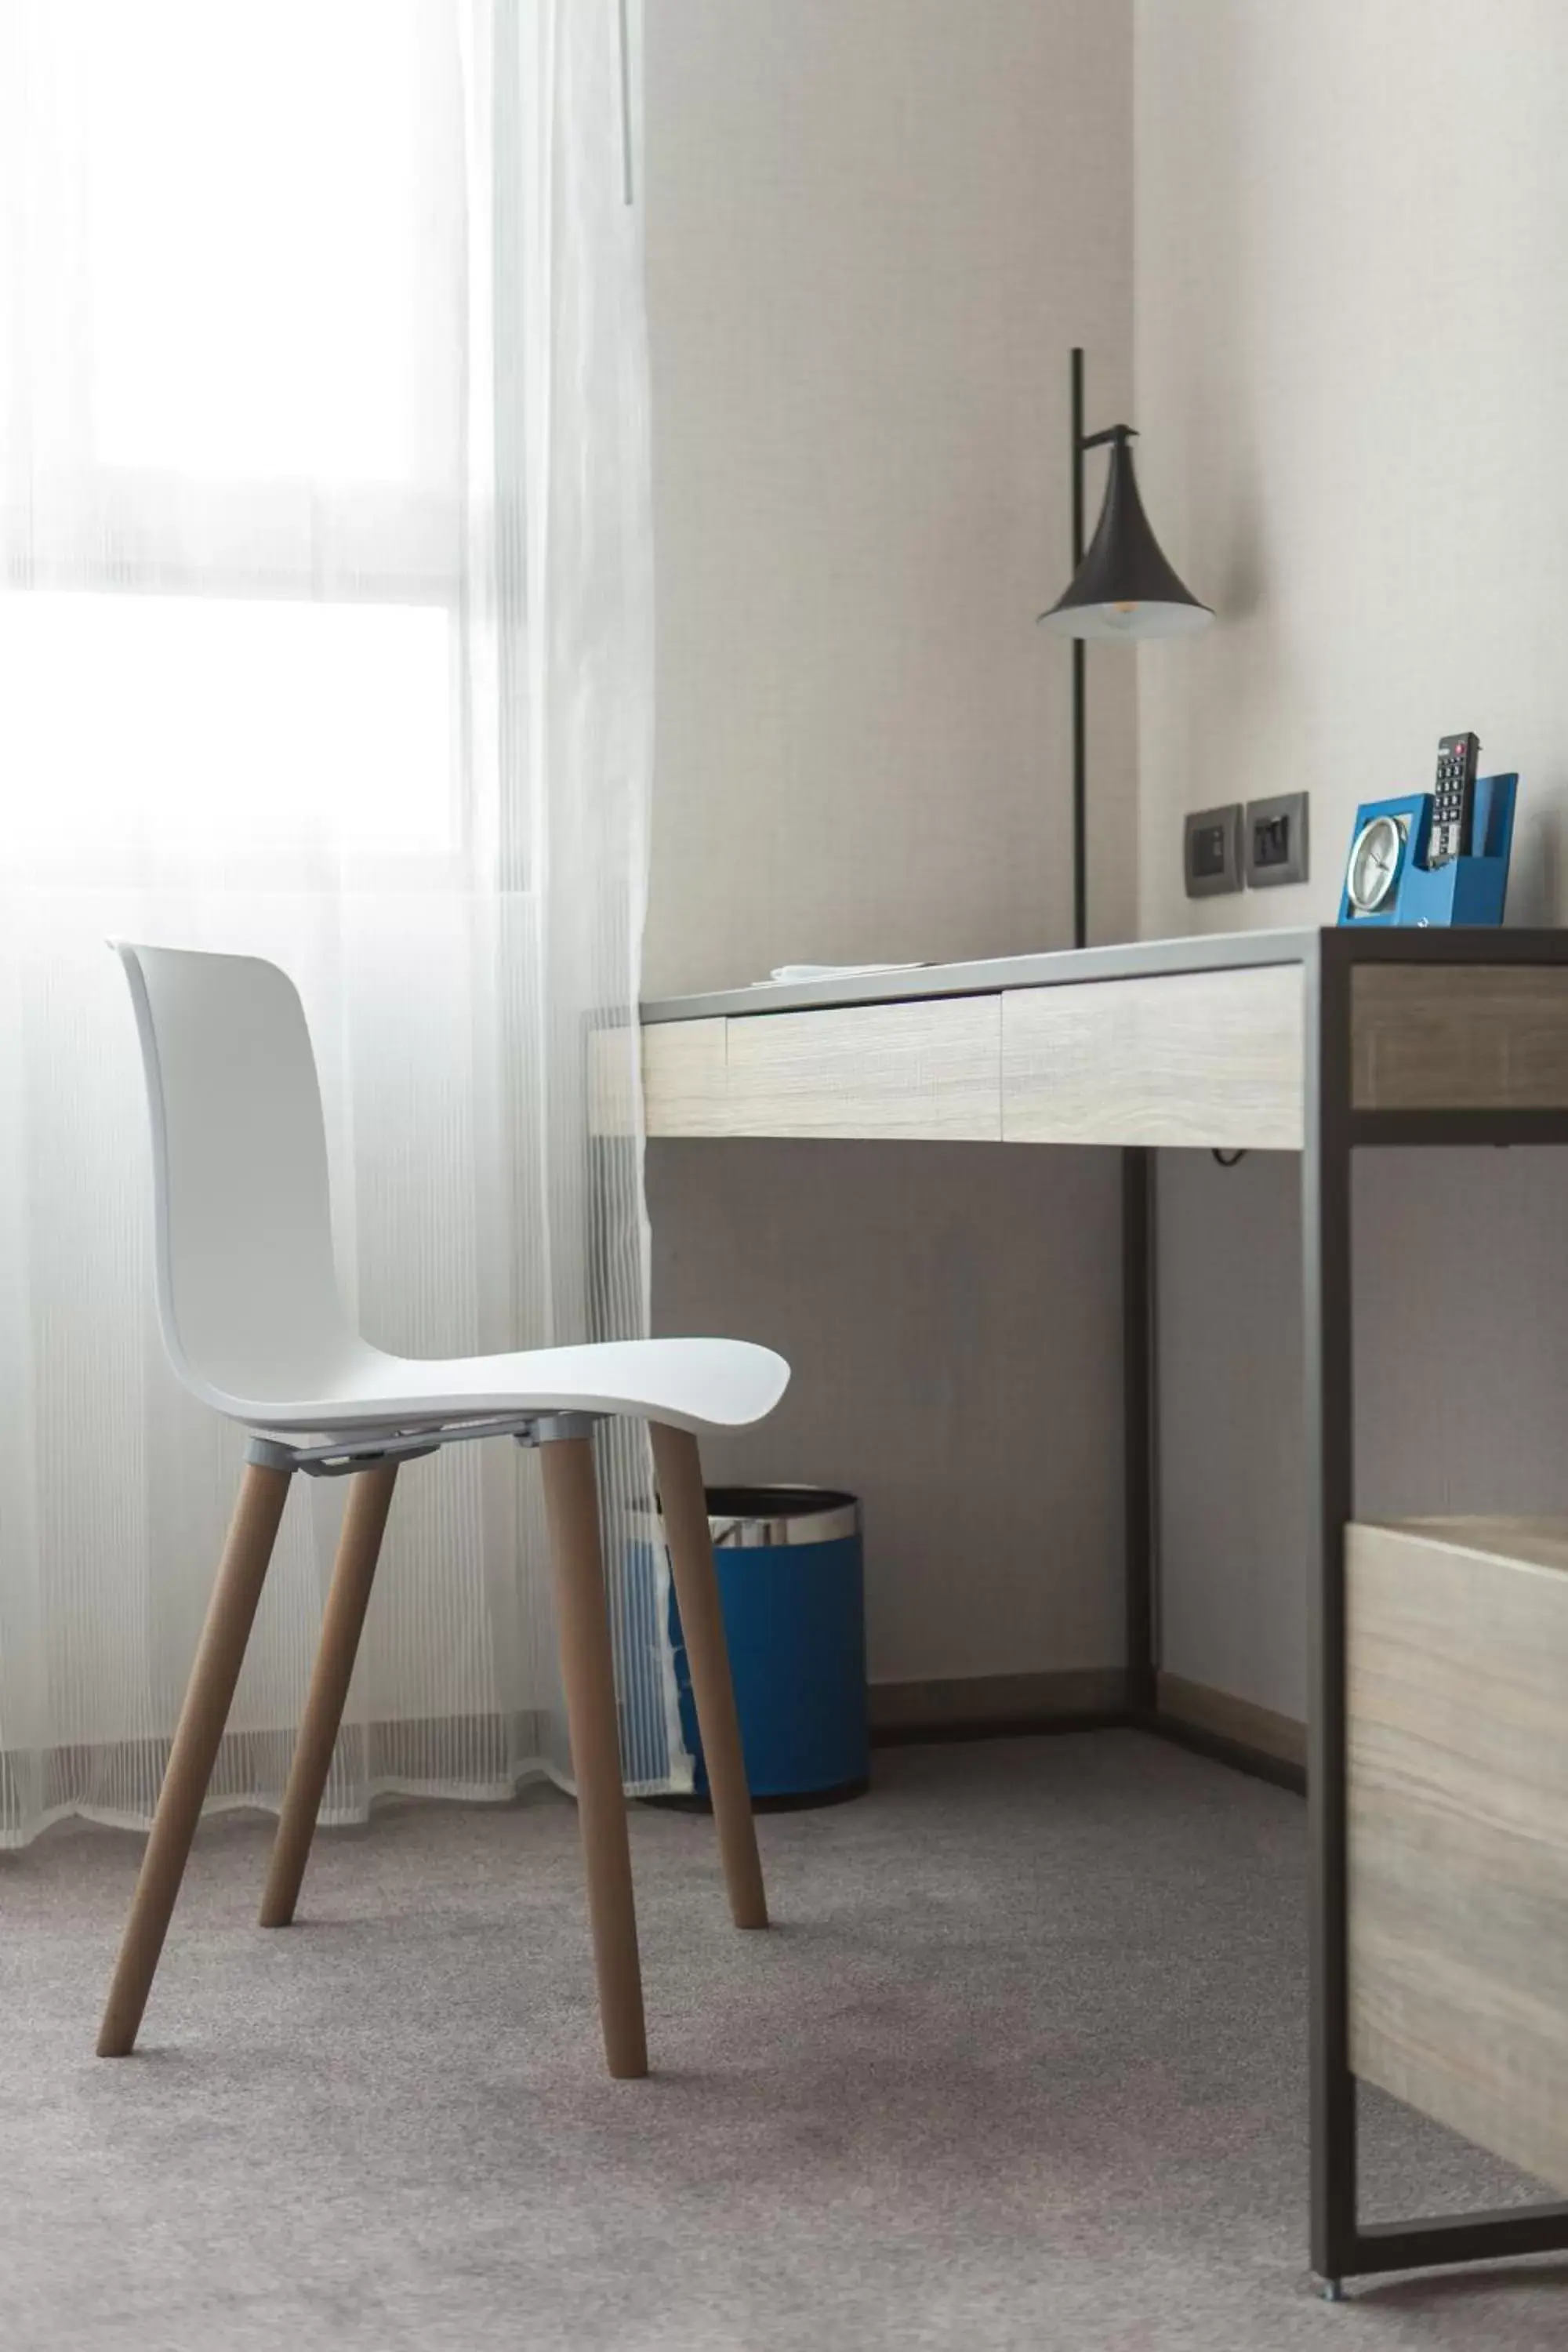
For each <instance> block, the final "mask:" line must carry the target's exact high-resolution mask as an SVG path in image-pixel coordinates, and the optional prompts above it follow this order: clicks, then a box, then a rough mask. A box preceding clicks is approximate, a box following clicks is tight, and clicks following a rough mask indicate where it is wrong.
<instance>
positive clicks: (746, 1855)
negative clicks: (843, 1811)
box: [648, 1421, 768, 1927]
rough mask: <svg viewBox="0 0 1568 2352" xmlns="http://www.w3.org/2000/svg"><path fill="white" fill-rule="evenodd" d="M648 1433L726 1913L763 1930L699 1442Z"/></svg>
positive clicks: (660, 1431)
mask: <svg viewBox="0 0 1568 2352" xmlns="http://www.w3.org/2000/svg"><path fill="white" fill-rule="evenodd" d="M648 1433H649V1435H650V1436H651V1438H652V1440H653V1460H654V1468H655V1470H656V1472H657V1473H658V1498H659V1508H660V1510H661V1512H662V1514H663V1517H664V1530H665V1534H666V1535H667V1536H668V1538H669V1558H670V1565H671V1568H672V1570H673V1571H674V1575H675V1597H676V1600H677V1601H678V1602H679V1607H680V1630H681V1632H682V1633H684V1635H685V1637H686V1655H687V1659H688V1661H689V1664H690V1667H691V1695H692V1696H693V1698H694V1699H695V1700H696V1702H697V1727H698V1729H699V1731H700V1733H701V1735H702V1755H703V1760H704V1762H705V1763H706V1764H707V1767H708V1786H709V1788H710V1791H711V1792H712V1798H713V1819H714V1822H715V1823H716V1824H717V1826H718V1831H719V1851H720V1853H721V1855H722V1856H723V1861H724V1880H725V1884H726V1885H727V1886H728V1888H729V1890H730V1910H731V1915H732V1916H733V1918H734V1922H735V1925H736V1927H766V1926H767V1924H768V1899H767V1895H766V1893H765V1892H764V1890H763V1865H762V1863H761V1861H760V1860H759V1858H758V1854H757V1832H756V1825H755V1823H754V1822H753V1821H752V1799H751V1792H750V1791H749V1790H748V1789H747V1787H746V1765H745V1759H744V1757H743V1756H742V1752H741V1727H740V1722H739V1720H738V1718H737V1717H736V1714H735V1691H734V1685H733V1684H732V1683H731V1679H730V1651H729V1645H728V1643H726V1641H725V1639H724V1619H723V1614H722V1612H721V1608H720V1604H719V1579H718V1576H717V1574H716V1572H715V1570H714V1567H713V1545H712V1541H711V1539H710V1535H709V1532H708V1497H707V1495H706V1493H705V1491H704V1488H703V1485H702V1464H701V1459H700V1455H699V1454H698V1451H697V1440H696V1439H695V1438H694V1437H693V1436H692V1435H691V1433H690V1432H689V1430H684V1429H670V1428H668V1427H667V1426H666V1424H665V1423H662V1422H657V1421H656V1422H652V1423H649V1428H648Z"/></svg>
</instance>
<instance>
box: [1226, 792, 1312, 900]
mask: <svg viewBox="0 0 1568 2352" xmlns="http://www.w3.org/2000/svg"><path fill="white" fill-rule="evenodd" d="M1242 838H1243V843H1244V845H1245V849H1246V855H1247V888H1248V889H1249V890H1272V889H1274V888H1275V887H1277V886H1278V885H1279V884H1280V883H1282V882H1304V881H1305V880H1306V878H1307V846H1308V845H1307V795H1306V793H1275V794H1274V796H1273V798H1272V799H1271V800H1262V801H1248V802H1247V816H1246V819H1245V821H1244V823H1243V825H1242Z"/></svg>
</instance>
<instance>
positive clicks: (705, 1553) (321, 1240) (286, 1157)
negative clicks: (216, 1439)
mask: <svg viewBox="0 0 1568 2352" xmlns="http://www.w3.org/2000/svg"><path fill="white" fill-rule="evenodd" d="M116 945H117V947H118V952H119V954H120V957H121V961H122V962H123V964H124V967H125V973H126V977H127V979H128V980H129V981H130V983H131V993H132V998H133V1000H134V1002H135V1007H136V1020H137V1026H138V1028H139V1030H140V1032H141V1038H142V1065H143V1069H144V1072H145V1076H146V1083H147V1097H148V1106H149V1109H150V1111H151V1115H152V1124H153V1175H154V1185H155V1192H156V1203H157V1282H158V1309H159V1317H160V1320H161V1323H162V1326H163V1340H164V1344H165V1346H166V1347H167V1349H168V1351H169V1355H170V1358H171V1360H172V1361H173V1363H174V1370H175V1371H176V1372H177V1374H178V1375H179V1377H180V1379H181V1380H182V1381H184V1384H185V1386H186V1387H187V1388H188V1389H189V1390H191V1391H192V1392H193V1394H195V1396H197V1397H199V1398H200V1399H201V1400H202V1402H204V1403H205V1404H209V1405H211V1406H212V1407H213V1408H214V1409H215V1411H216V1412H221V1413H226V1415H228V1417H229V1418H230V1419H231V1420H234V1421H237V1422H242V1423H245V1424H246V1425H247V1427H248V1428H249V1429H250V1430H251V1432H252V1436H251V1439H250V1442H249V1444H248V1445H247V1450H246V1462H247V1467H246V1471H245V1475H244V1479H243V1482H242V1484H241V1486H240V1492H239V1499H238V1502H237V1506H236V1509H235V1516H234V1520H233V1523H232V1525H231V1527H230V1529H229V1534H228V1540H227V1543H226V1547H225V1549H224V1555H223V1559H222V1562H221V1564H220V1566H219V1568H218V1572H217V1581H216V1586H215V1588H214V1591H213V1597H212V1601H211V1604H210V1606H209V1609H208V1612H207V1618H206V1624H205V1629H204V1631H203V1633H202V1638H201V1644H200V1647H199V1648H198V1650H197V1653H196V1659H195V1665H194V1667H193V1669H192V1673H191V1680H190V1686H189V1689H188V1690H187V1692H186V1696H185V1703H184V1709H183V1710H182V1713H181V1717H180V1723H179V1728H178V1730H177V1732H176V1734H175V1737H174V1747H173V1748H172V1750H171V1752H170V1757H169V1764H168V1769H167V1771H166V1773H165V1775H164V1779H163V1790H162V1791H161V1793H160V1796H159V1800H158V1811H157V1815H156V1818H155V1820H154V1822H153V1832H152V1835H151V1837H150V1838H149V1840H148V1843H147V1850H146V1853H145V1856H144V1858H143V1860H142V1871H141V1875H140V1877H139V1879H138V1881H137V1886H136V1894H135V1898H134V1901H133V1903H132V1910H131V1916H130V1919H129V1921H128V1922H127V1925H126V1928H125V1935H124V1939H123V1942H122V1944H121V1952H120V1960H119V1965H118V1968H117V1969H116V1971H115V1977H114V1982H113V1985H112V1987H111V1988H110V1995H109V2001H108V2006H107V2008H106V2010H105V2012H104V2018H103V2026H102V2030H101V2032H100V2036H99V2042H98V2050H99V2055H100V2057H105V2058H112V2057H123V2056H125V2055H126V2054H127V2053H129V2052H130V2051H131V2049H132V2047H133V2045H134V2043H135V2040H136V2034H137V2030H138V2028H139V2026H140V2024H141V2021H142V2011H143V2009H144V2008H145V2006H146V2001H147V1995H148V1992H149V1990H151V1987H152V1982H153V1971H154V1970H155V1969H156V1968H157V1965H158V1956H159V1954H160V1952H161V1951H162V1949H163V1937H164V1935H165V1933H166V1931H167V1928H168V1925H169V1918H170V1915H171V1913H172V1912H173V1910H174V1901H175V1897H176V1896H177V1895H178V1893H179V1889H180V1881H181V1878H182V1877H183V1875H184V1867H185V1862H186V1859H187V1856H188V1855H189V1853H190V1847H191V1840H192V1838H193V1836H194V1834H195V1826H196V1821H197V1817H198V1815H199V1813H200V1811H201V1807H202V1801H203V1798H204V1796H205V1792H206V1786H207V1781H208V1779H209V1778H210V1776H211V1772H212V1768H213V1762H214V1759H215V1758H216V1754H217V1748H218V1742H219V1740H220V1739H221V1738H222V1737H223V1730H224V1726H225V1723H226V1720H227V1717H228V1711H229V1706H230V1704H231V1702H232V1700H233V1697H234V1691H235V1685H236V1684H237V1681H238V1678H239V1670H240V1666H241V1664H242V1662H243V1660H244V1656H245V1645H246V1642H247V1638H248V1636H249V1633H250V1627H251V1623H252V1621H253V1620H254V1618H255V1615H256V1608H257V1603H258V1600H259V1599H260V1595H261V1587H262V1582H263V1580H264V1578H265V1577H266V1574H267V1566H268V1560H269V1559H270V1557H271V1553H272V1546H273V1541H274V1538H275V1537H276V1535H277V1532H278V1526H279V1519H280V1518H281V1517H282V1512H283V1505H284V1500H285V1498H286V1496H287V1495H288V1492H289V1479H290V1477H291V1475H292V1474H293V1473H294V1471H295V1470H297V1469H302V1470H306V1471H309V1472H311V1473H314V1474H316V1475H322V1474H337V1473H343V1474H349V1475H351V1476H352V1484H351V1486H350V1488H349V1493H348V1498H347V1507H346V1509H345V1512H344V1515H343V1525H342V1540H341V1542H340V1545H339V1549H338V1556H337V1562H336V1566H335V1568H334V1570H333V1575H332V1585H331V1593H330V1595H329V1598H328V1601H327V1606H326V1613H325V1617H324V1620H323V1624H322V1631H321V1649H320V1652H319V1654H318V1656H317V1659H316V1664H315V1670H314V1674H313V1675H312V1678H311V1683H310V1695H309V1697H308V1700H307V1702H306V1707H305V1714H304V1718H303V1720H302V1722H301V1724H300V1735H299V1740H298V1743H297V1746H296V1748H295V1751H294V1759H293V1764H292V1768H291V1770H290V1772H289V1785H288V1790H287V1792H286V1794H285V1797H284V1801H283V1811H282V1816H281V1819H280V1821H279V1827H278V1837H277V1843H276V1844H275V1846H274V1848H273V1853H272V1862H271V1868H270V1872H269V1875H268V1882H267V1889H266V1894H265V1895H264V1898H263V1901H262V1906H261V1924H262V1925H263V1927H286V1926H287V1925H288V1924H289V1921H290V1920H291V1919H292V1918H293V1916H294V1906H295V1902H296V1900H297V1898H298V1895H299V1892H300V1881H301V1879H302V1878H303V1876H304V1872H305V1864H306V1860H307V1857H308V1855H309V1853H310V1840H311V1838H312V1836H313V1834H314V1832H315V1827H316V1815H317V1812H318V1811H319V1809H320V1806H321V1792H322V1790H323V1789H324V1788H325V1786H326V1780H327V1773H328V1770H329V1768H330V1766H331V1756H332V1748H333V1745H334V1743H335V1741H336V1738H337V1735H338V1727H339V1725H340V1723H341V1721H342V1710H343V1702H344V1700H345V1698H346V1697H347V1696H348V1687H349V1678H350V1675H351V1674H352V1673H353V1662H354V1655H355V1653H356V1651H357V1649H358V1646H359V1639H360V1632H361V1629H362V1627H363V1622H364V1614H365V1608H366V1605H367V1603H368V1601H369V1599H370V1591H371V1582H372V1580H373V1578H374V1573H375V1563H376V1555H377V1553H378V1551H379V1549H380V1546H381V1538H382V1531H383V1529H384V1527H385V1524H386V1517H387V1511H388V1508H389V1507H390V1505H391V1501H392V1490H393V1486H394V1482H395V1479H396V1476H397V1469H398V1464H399V1462H400V1461H404V1460H407V1459H409V1458H410V1457H412V1456H415V1455H417V1454H429V1453H433V1452H435V1451H436V1450H437V1448H438V1447H439V1446H442V1445H447V1444H453V1443H455V1442H456V1441H458V1440H460V1439H469V1438H479V1437H489V1436H503V1435H504V1436H508V1437H511V1438H515V1439H516V1440H518V1441H519V1442H520V1443H521V1444H527V1445H534V1446H537V1447H538V1449H539V1454H540V1459H541V1463H542V1468H543V1475H544V1494H545V1505H546V1512H547V1516H548V1519H549V1525H550V1538H551V1551H552V1561H553V1570H554V1581H555V1597H556V1605H557V1615H558V1621H559V1629H560V1645H561V1667H562V1679H563V1685H564V1688H565V1694H566V1707H567V1716H568V1721H569V1726H570V1731H571V1741H572V1762H573V1770H574V1778H575V1780H576V1784H577V1801H578V1808H579V1813H580V1817H581V1829H582V1837H583V1849H584V1860H585V1863H586V1865H587V1880H588V1906H589V1915H590V1919H591V1924H592V1928H593V1941H594V1956H595V1967H596V1969H597V1974H598V1985H599V2009H600V2017H601V2021H602V2023H603V2027H604V2036H605V2055H606V2058H607V2060H608V2062H609V2070H610V2073H611V2074H614V2075H619V2076H628V2075H639V2074H646V2073H647V2041H646V2035H645V2032H644V2025H643V2005H642V1982H641V1972H640V1969H639V1966H638V1960H637V1920H636V1915H635V1911H634V1908H633V1900H632V1883H631V1858H630V1853H629V1851H628V1847H627V1843H626V1801H625V1798H624V1795H623V1793H622V1787H621V1765H620V1748H619V1740H618V1736H617V1728H616V1688H615V1676H614V1668H613V1664H612V1658H611V1649H610V1632H609V1618H608V1612H607V1609H606V1605H605V1583H604V1569H603V1561H602V1558H601V1551H600V1533H599V1511H598V1502H597V1496H596V1490H595V1475H594V1448H593V1429H594V1424H595V1423H596V1422H597V1421H600V1420H602V1419H604V1418H605V1416H607V1415H609V1414H616V1413H619V1414H631V1415H635V1416H637V1417H639V1418H643V1419H646V1420H647V1422H648V1423H649V1424H650V1429H651V1434H652V1439H653V1450H654V1461H655V1467H656V1470H657V1473H658V1486H659V1494H660V1500H661V1507H662V1509H663V1514H664V1520H665V1530H666V1534H667V1536H668V1541H669V1548H670V1555H671V1563H672V1567H673V1570H674V1578H675V1587H676V1595H677V1599H678V1601H679V1606H680V1614H681V1623H682V1628H683V1631H684V1633H685V1637H686V1643H687V1648H688V1652H689V1658H690V1664H691V1679H692V1689H693V1696H695V1699H696V1702H697V1716H698V1723H699V1727H700V1732H701V1737H702V1746H703V1753H704V1756H705V1758H706V1759H707V1765H708V1775H709V1780H710V1785H711V1789H712V1796H713V1811H714V1815H715V1819H716V1822H717V1826H718V1833H719V1842H720V1847H721V1853H722V1856H723V1864H724V1874H725V1879H726V1883H727V1885H728V1889H729V1896H730V1907H731V1912H732V1914H733V1916H734V1920H735V1924H736V1926H737V1927H765V1926H766V1925H767V1906H766V1900H765V1897H764V1895H763V1879H762V1870H761V1865H760V1864H759V1862H758V1859H757V1846H756V1836H755V1832H754V1830H753V1828H752V1811H751V1801H750V1798H749V1796H748V1794H747V1790H746V1781H745V1770H744V1766H743V1764H742V1757H741V1741H740V1732H739V1728H738V1726H737V1723H736V1718H735V1702H734V1696H733V1693H732V1691H731V1683H730V1662H729V1656H728V1653H727V1651H726V1648H725V1643H724V1632H723V1623H722V1620H721V1615H720V1611H719V1596H718V1587H717V1583H716V1581H715V1578H714V1572H713V1556H712V1551H711V1549H710V1544H709V1539H708V1517H707V1507H706V1501H705V1497H704V1494H703V1486H702V1472H701V1467H700V1462H699V1458H698V1452H697V1442H696V1438H695V1436H694V1434H693V1433H694V1432H695V1431H697V1430H699V1429H709V1428H729V1427H734V1426H736V1425H738V1424H740V1423H746V1422H752V1421H758V1420H760V1419H761V1418H762V1416H763V1414H764V1413H766V1412H771V1411H772V1409H773V1406H774V1404H776V1403H777V1402H778V1400H779V1398H780V1396H781V1395H782V1394H783V1392H784V1385H785V1383H786V1381H788V1379H789V1367H788V1366H787V1365H786V1364H785V1363H784V1360H783V1359H782V1358H780V1357H778V1356H775V1355H773V1353H772V1352H771V1351H770V1350H769V1349H766V1348H753V1347H749V1346H747V1345H746V1344H745V1343H744V1342H743V1341H741V1340H734V1339H643V1340H627V1341H617V1342H612V1343H609V1344H606V1345H604V1346H599V1347H580V1348H552V1349H541V1350H537V1351H534V1352H532V1353H530V1354H526V1355H511V1356H469V1357H462V1358H458V1359H457V1360H452V1361H445V1362H437V1361H429V1362H426V1361H416V1360H409V1359H408V1358H405V1357H402V1356H389V1355H386V1354H384V1352H383V1351H382V1349H379V1348H373V1347H372V1346H370V1345H369V1343H368V1342H367V1341H366V1340H364V1339H362V1338H361V1337H360V1335H359V1333H358V1332H357V1331H356V1330H355V1329H354V1328H353V1324H352V1323H351V1321H350V1319H349V1317H348V1315H347V1312H346V1310H345V1308H344V1306H343V1303H342V1291H341V1289H340V1286H339V1283H338V1278H337V1271H336V1267H335V1265H334V1263H333V1257H332V1243H331V1219H330V1214H329V1204H328V1189H327V1153H326V1139H325V1132H324V1129H323V1125H322V1119H321V1096H320V1091H319V1088H318V1086H317V1080H316V1066H315V1061H314V1057H313V1055H312V1054H311V1051H310V1034H309V1032H308V1030H307V1028H306V1025H305V1016H304V1012H303V1009H302V1007H301V1005H300V999H299V996H298V995H297V993H296V992H295V990H294V987H293V985H292V983H291V982H289V980H288V978H287V977H286V976H285V974H284V973H282V972H281V971H279V970H278V969H277V967H276V966H275V965H272V964H269V963H263V962H261V961H258V960H257V959H255V958H253V957H249V956H229V955H205V954H196V953H193V952H189V951H186V950H181V949H172V948H152V947H134V946H130V945H126V944H121V943H119V942H117V943H116Z"/></svg>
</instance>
